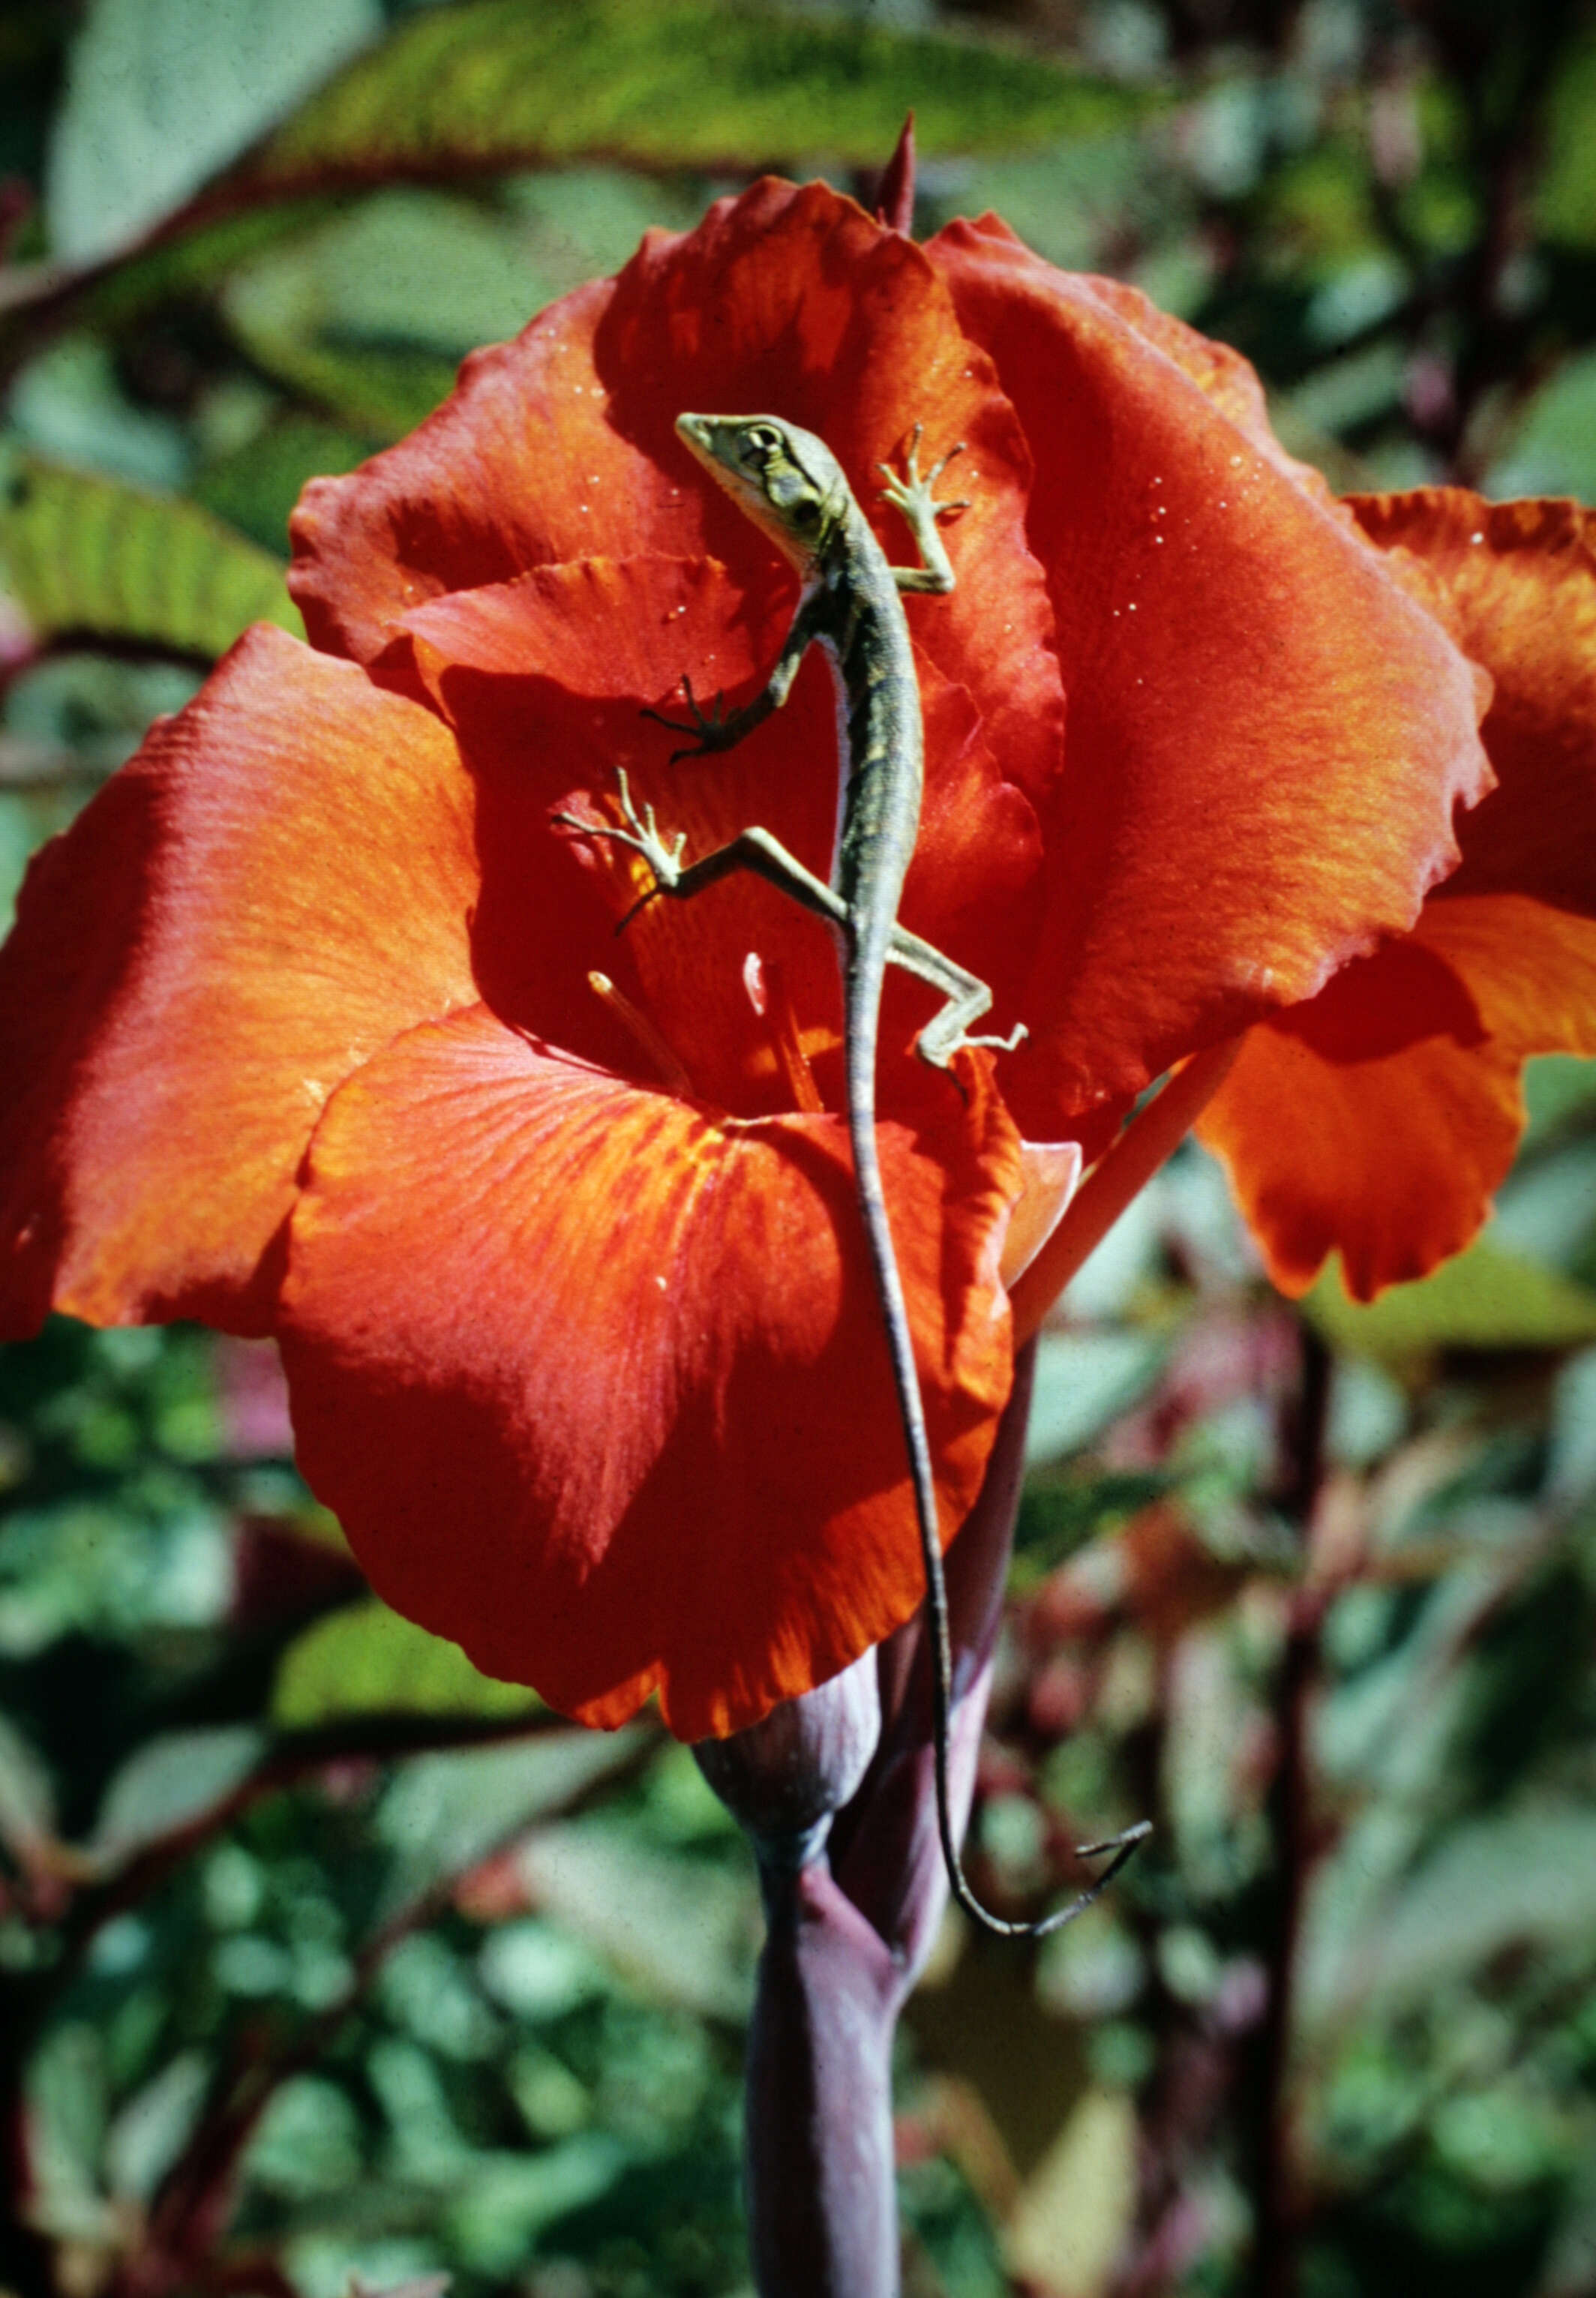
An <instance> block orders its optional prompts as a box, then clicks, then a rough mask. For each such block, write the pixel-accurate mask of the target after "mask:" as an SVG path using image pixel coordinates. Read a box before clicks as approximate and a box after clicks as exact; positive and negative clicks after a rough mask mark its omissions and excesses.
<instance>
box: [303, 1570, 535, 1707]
mask: <svg viewBox="0 0 1596 2298" xmlns="http://www.w3.org/2000/svg"><path fill="white" fill-rule="evenodd" d="M541 1706H542V1701H541V1700H540V1699H539V1698H538V1696H537V1694H536V1692H535V1691H533V1690H529V1689H528V1687H527V1686H526V1685H525V1684H523V1683H500V1682H496V1681H495V1680H494V1679H493V1677H492V1676H487V1675H483V1674H480V1673H479V1672H478V1670H477V1669H475V1667H473V1666H472V1665H471V1662H470V1661H469V1660H468V1659H467V1657H466V1655H465V1653H464V1652H463V1651H462V1650H461V1649H460V1648H459V1645H458V1644H451V1643H449V1642H446V1641H445V1640H444V1639H443V1637H442V1636H434V1635H429V1634H428V1633H427V1632H426V1629H425V1628H418V1627H417V1626H416V1625H415V1624H414V1623H413V1622H412V1621H409V1620H404V1619H401V1617H400V1616H399V1614H398V1613H397V1612H391V1611H390V1610H389V1609H388V1607H387V1606H386V1604H384V1603H381V1602H379V1601H378V1600H377V1599H376V1597H375V1596H374V1597H372V1598H370V1599H369V1600H368V1601H364V1602H361V1603H359V1604H351V1605H349V1606H347V1607H345V1608H343V1609H341V1610H339V1611H336V1612H330V1613H328V1615H327V1617H326V1618H325V1619H321V1620H318V1621H317V1622H316V1624H315V1625H314V1626H313V1627H310V1628H307V1629H306V1630H305V1632H304V1633H303V1634H302V1636H299V1637H298V1638H296V1639H295V1641H294V1642H293V1643H292V1644H290V1646H289V1647H288V1649H287V1651H286V1652H285V1654H284V1655H283V1658H282V1662H281V1664H280V1666H278V1669H277V1682H276V1684H275V1686H274V1687H273V1690H272V1697H271V1713H272V1720H273V1721H274V1723H278V1724H280V1725H281V1726H282V1727H283V1728H284V1729H285V1730H288V1731H301V1730H305V1729H307V1728H309V1727H310V1726H313V1725H315V1724H318V1723H331V1722H333V1721H334V1719H335V1718H336V1717H338V1716H342V1715H481V1716H486V1717H489V1718H497V1717H500V1716H512V1715H532V1714H533V1713H534V1712H535V1711H536V1710H537V1709H538V1708H539V1707H541Z"/></svg>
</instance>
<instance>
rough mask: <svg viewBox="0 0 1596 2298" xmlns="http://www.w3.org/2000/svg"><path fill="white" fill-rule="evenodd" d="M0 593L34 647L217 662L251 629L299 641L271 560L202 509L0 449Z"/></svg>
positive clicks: (294, 617)
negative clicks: (131, 648) (85, 645)
mask: <svg viewBox="0 0 1596 2298" xmlns="http://www.w3.org/2000/svg"><path fill="white" fill-rule="evenodd" d="M0 588H3V589H4V590H5V591H8V592H9V593H10V594H11V596H12V598H14V599H16V600H17V602H18V604H19V605H20V606H21V608H22V611H23V613H24V614H25V615H26V616H27V618H28V620H29V623H30V624H32V625H33V628H34V631H35V632H36V633H37V636H38V637H39V638H41V639H46V640H47V639H52V638H55V637H58V636H61V635H63V634H66V633H70V634H72V635H74V636H76V635H83V636H86V637H91V638H102V639H121V640H128V641H135V642H136V643H140V644H143V645H145V646H150V647H158V648H161V649H164V650H167V651H170V652H171V653H174V654H185V655H198V656H201V657H204V658H205V659H207V660H213V659H214V658H215V657H217V656H218V655H221V654H225V653H226V651H227V649H228V647H230V646H231V645H232V643H233V641H234V640H235V639H236V637H237V636H238V634H239V632H241V631H243V630H244V629H246V628H247V627H248V625H249V624H251V623H255V622H268V623H277V624H280V625H281V627H282V628H283V629H284V630H287V631H293V632H294V633H295V634H296V635H302V624H301V623H300V619H299V616H298V615H297V613H296V612H295V611H294V608H293V606H292V605H291V604H290V603H289V599H288V594H287V592H286V591H285V589H284V587H283V571H282V567H281V566H280V565H279V564H278V562H277V560H276V559H275V558H272V557H271V556H270V554H269V552H267V551H264V550H260V549H259V548H258V546H257V545H256V544H254V543H252V542H250V541H246V539H245V538H244V536H243V535H241V534H238V533H236V532H235V531H234V530H233V529H232V528H231V527H228V526H224V525H223V524H222V522H221V521H220V520H219V518H215V517H212V516H211V513H210V512H209V511H208V510H204V509H202V508H201V507H200V506H199V504H197V503H192V502H186V501H185V500H183V499H182V498H181V497H180V496H177V495H157V494H150V493H146V492H145V491H144V490H143V489H142V488H139V487H134V486H128V485H127V484H124V483H123V482H122V481H120V480H118V479H107V478H99V477H95V476H94V475H91V474H89V473H87V472H84V471H73V470H69V469H67V468H65V467H63V466H62V465H59V464H54V463H49V462H46V461H45V460H44V459H43V458H41V457H38V456H35V455H29V454H27V453H25V452H23V451H21V449H18V448H15V447H7V448H0Z"/></svg>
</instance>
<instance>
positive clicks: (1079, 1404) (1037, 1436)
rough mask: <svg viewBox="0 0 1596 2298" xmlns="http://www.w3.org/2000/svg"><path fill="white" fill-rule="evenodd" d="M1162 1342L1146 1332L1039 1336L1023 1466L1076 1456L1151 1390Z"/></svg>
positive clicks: (1164, 1347)
mask: <svg viewBox="0 0 1596 2298" xmlns="http://www.w3.org/2000/svg"><path fill="white" fill-rule="evenodd" d="M1167 1354H1168V1346H1167V1343H1165V1342H1164V1341H1163V1340H1162V1339H1161V1338H1159V1337H1158V1336H1156V1335H1148V1334H1145V1333H1133V1332H1124V1331H1112V1330H1103V1331H1098V1332H1086V1333H1079V1332H1077V1333H1044V1334H1043V1335H1042V1336H1041V1339H1040V1341H1039V1342H1038V1344H1037V1371H1036V1387H1035V1391H1034V1393H1033V1395H1032V1398H1031V1407H1030V1428H1029V1429H1028V1431H1027V1434H1026V1439H1025V1458H1026V1461H1027V1464H1028V1465H1029V1466H1030V1467H1037V1466H1038V1464H1039V1463H1041V1462H1043V1461H1045V1460H1058V1459H1063V1458H1064V1456H1065V1455H1066V1454H1067V1453H1070V1452H1078V1451H1079V1450H1080V1448H1081V1446H1082V1445H1083V1444H1089V1443H1090V1442H1091V1441H1092V1439H1093V1438H1094V1437H1095V1436H1097V1435H1099V1434H1101V1433H1102V1431H1103V1430H1104V1428H1106V1427H1107V1426H1108V1424H1109V1422H1110V1421H1111V1420H1116V1419H1118V1418H1119V1416H1120V1415H1121V1412H1129V1409H1130V1408H1131V1406H1132V1405H1133V1404H1134V1403H1135V1402H1136V1401H1137V1397H1138V1396H1140V1395H1141V1394H1142V1393H1143V1392H1144V1391H1145V1389H1147V1388H1148V1387H1150V1386H1151V1385H1152V1383H1153V1382H1154V1379H1155V1378H1156V1377H1157V1375H1158V1370H1159V1368H1160V1366H1161V1365H1162V1362H1163V1360H1164V1358H1165V1356H1166V1355H1167Z"/></svg>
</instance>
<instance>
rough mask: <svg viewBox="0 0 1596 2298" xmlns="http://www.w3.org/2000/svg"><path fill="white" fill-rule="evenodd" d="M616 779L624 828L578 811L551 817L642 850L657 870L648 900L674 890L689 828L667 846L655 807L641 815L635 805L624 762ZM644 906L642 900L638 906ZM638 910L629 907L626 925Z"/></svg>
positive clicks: (588, 835) (569, 826) (587, 834)
mask: <svg viewBox="0 0 1596 2298" xmlns="http://www.w3.org/2000/svg"><path fill="white" fill-rule="evenodd" d="M616 785H617V786H618V788H619V789H620V793H621V813H622V815H623V817H624V821H625V824H626V827H625V828H624V830H608V829H604V830H600V829H599V828H598V827H597V826H596V825H595V824H594V823H592V822H582V821H579V820H578V819H577V817H576V815H575V814H553V815H551V816H550V820H551V821H554V822H558V823H560V825H561V826H562V827H563V828H564V829H566V830H575V831H578V832H579V833H580V834H581V836H583V838H608V839H609V840H610V841H611V843H612V844H614V845H616V846H630V847H632V849H633V852H634V853H637V854H641V856H642V857H643V860H644V861H645V862H646V863H647V864H648V865H649V869H650V870H651V871H652V872H654V885H653V888H652V890H651V891H650V892H649V893H648V894H645V895H644V897H643V900H644V901H651V900H652V899H653V897H654V895H655V894H668V893H671V892H672V891H674V888H675V886H676V883H677V880H679V879H680V877H681V875H682V848H683V847H684V846H685V845H686V844H687V833H686V831H678V833H677V835H676V839H675V841H674V844H673V845H670V846H667V845H666V842H665V840H664V839H663V838H662V837H661V836H660V834H659V824H658V823H657V822H656V821H655V819H654V809H653V807H652V806H644V808H643V810H642V813H641V815H640V814H639V813H638V810H637V808H636V806H633V802H632V785H631V783H630V782H629V781H627V779H626V769H625V767H624V766H617V767H616ZM641 906H642V905H641V903H640V904H639V905H638V907H639V908H641ZM635 914H636V913H635V911H628V913H627V915H626V917H625V918H623V919H622V921H621V923H622V924H623V925H625V924H626V923H627V922H628V920H629V919H630V918H631V917H633V916H634V915H635Z"/></svg>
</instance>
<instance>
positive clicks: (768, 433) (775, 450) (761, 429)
mask: <svg viewBox="0 0 1596 2298" xmlns="http://www.w3.org/2000/svg"><path fill="white" fill-rule="evenodd" d="M742 435H743V437H744V438H745V439H746V440H747V442H748V445H749V447H751V448H752V450H753V451H754V453H755V454H756V455H775V454H779V453H780V452H781V433H780V432H779V431H775V430H773V429H772V428H771V426H770V425H769V424H768V423H756V424H754V425H752V426H750V428H749V429H748V430H747V431H745V432H744V433H743V434H742Z"/></svg>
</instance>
